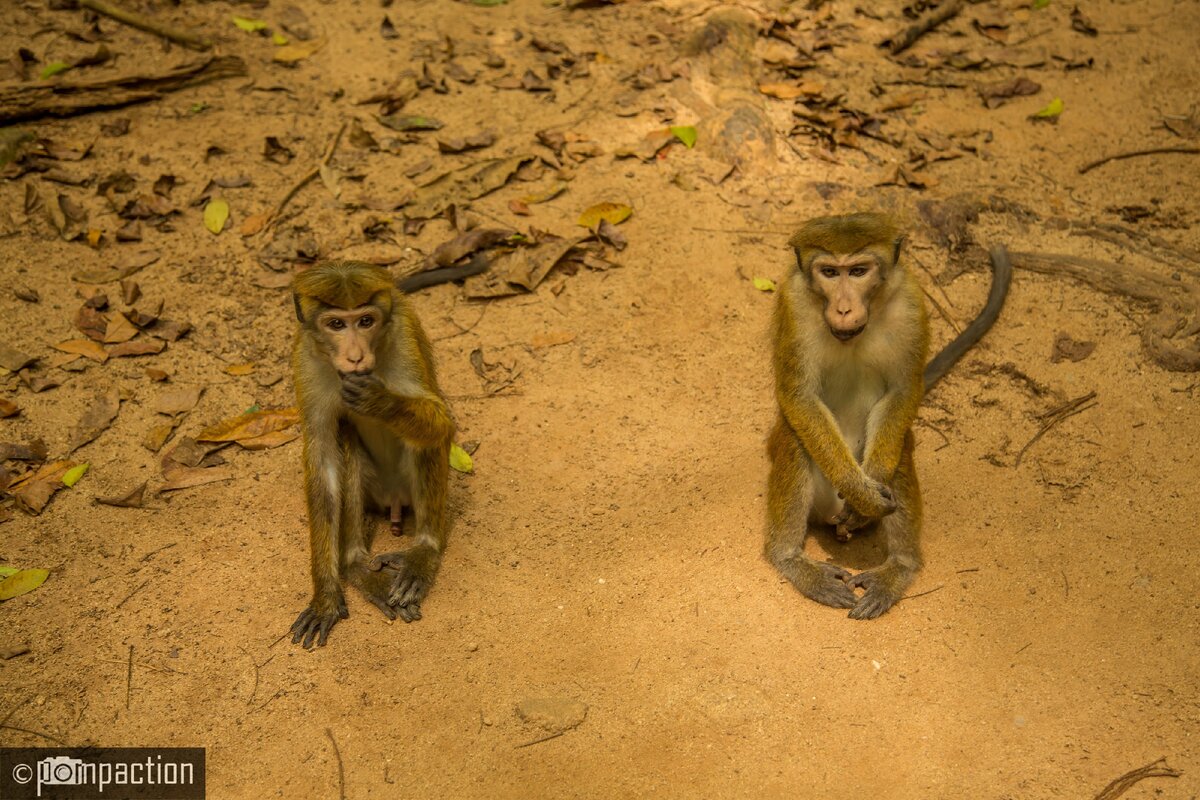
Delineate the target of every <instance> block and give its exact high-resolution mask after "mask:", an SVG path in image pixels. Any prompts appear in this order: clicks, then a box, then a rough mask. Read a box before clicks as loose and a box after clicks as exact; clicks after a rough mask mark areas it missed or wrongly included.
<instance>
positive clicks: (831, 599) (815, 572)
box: [776, 556, 858, 608]
mask: <svg viewBox="0 0 1200 800" xmlns="http://www.w3.org/2000/svg"><path fill="white" fill-rule="evenodd" d="M776 566H777V567H778V568H779V571H780V572H782V573H783V575H784V577H786V578H787V579H788V580H790V581H791V582H792V585H793V586H795V587H796V589H797V590H799V592H800V594H802V595H804V596H805V597H807V598H808V599H809V600H815V601H817V602H818V603H820V604H821V605H823V606H831V607H833V608H853V607H854V604H855V603H857V602H858V597H857V596H856V595H855V594H854V591H853V590H852V589H851V588H850V587H849V585H847V583H846V581H847V579H849V578H850V573H849V572H847V571H846V570H844V569H842V568H841V567H839V566H837V565H836V564H826V563H823V562H817V561H813V560H811V559H809V558H805V557H803V556H800V557H795V558H791V559H788V560H786V561H784V562H782V563H779V564H777V565H776Z"/></svg>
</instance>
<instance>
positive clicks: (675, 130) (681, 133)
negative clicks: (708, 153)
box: [671, 125, 696, 150]
mask: <svg viewBox="0 0 1200 800" xmlns="http://www.w3.org/2000/svg"><path fill="white" fill-rule="evenodd" d="M671 135H672V136H674V137H675V138H676V139H678V140H679V141H681V142H683V145H684V147H686V148H688V149H689V150H690V149H692V148H693V147H695V146H696V129H695V128H694V127H692V126H691V125H672V126H671Z"/></svg>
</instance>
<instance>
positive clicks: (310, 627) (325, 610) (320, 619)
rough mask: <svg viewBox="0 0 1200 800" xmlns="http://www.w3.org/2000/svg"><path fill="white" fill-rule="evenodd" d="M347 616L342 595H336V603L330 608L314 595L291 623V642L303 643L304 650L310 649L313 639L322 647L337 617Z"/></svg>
mask: <svg viewBox="0 0 1200 800" xmlns="http://www.w3.org/2000/svg"><path fill="white" fill-rule="evenodd" d="M348 616H350V611H349V609H347V608H346V598H345V597H344V596H343V597H338V599H337V603H336V605H334V606H333V607H332V608H330V607H327V605H326V604H325V603H321V602H319V601H318V600H317V598H315V597H314V598H313V601H312V603H310V604H309V606H308V608H306V609H304V610H303V611H301V612H300V616H298V617H296V621H295V622H293V623H292V629H291V632H292V644H303V647H304V649H305V650H311V649H312V647H313V640H314V639H315V640H316V645H317V647H324V646H325V640H326V639H328V638H329V631H331V630H333V626H334V625H336V624H337V621H338V620H339V619H345V618H346V617H348ZM302 639H303V643H302V642H301V640H302Z"/></svg>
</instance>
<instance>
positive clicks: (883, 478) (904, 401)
mask: <svg viewBox="0 0 1200 800" xmlns="http://www.w3.org/2000/svg"><path fill="white" fill-rule="evenodd" d="M911 374H913V375H914V376H915V379H913V380H910V381H909V382H908V383H907V385H905V386H899V387H896V388H894V389H891V390H889V391H888V393H887V394H885V395H884V396H883V397H882V398H880V400H879V402H878V403H876V404H875V406H874V408H872V409H871V414H870V416H869V417H868V419H867V446H866V449H865V452H864V457H863V471H864V472H866V473H867V475H869V476H870V477H872V478H874V479H875V480H877V481H880V482H882V483H891V480H892V476H893V475H894V474H895V473H896V468H897V467H898V466H899V465H900V455H901V453H902V452H903V450H904V437H905V435H906V434H907V433H908V431H909V430H910V429H911V428H912V426H913V423H914V422H915V421H916V419H917V409H918V408H919V407H920V405H921V397H922V395H923V394H924V392H923V390H922V382H921V379H920V372H919V371H918V370H915V369H914V370H912V371H911Z"/></svg>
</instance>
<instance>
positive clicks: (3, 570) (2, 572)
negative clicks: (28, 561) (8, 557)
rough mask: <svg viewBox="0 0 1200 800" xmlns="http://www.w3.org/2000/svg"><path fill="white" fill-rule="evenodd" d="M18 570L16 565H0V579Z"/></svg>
mask: <svg viewBox="0 0 1200 800" xmlns="http://www.w3.org/2000/svg"><path fill="white" fill-rule="evenodd" d="M20 571H21V570H19V569H17V568H16V567H0V580H3V579H4V578H7V577H8V576H9V575H16V574H17V573H18V572H20Z"/></svg>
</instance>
